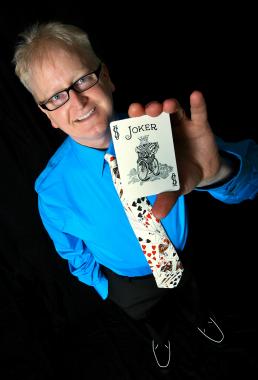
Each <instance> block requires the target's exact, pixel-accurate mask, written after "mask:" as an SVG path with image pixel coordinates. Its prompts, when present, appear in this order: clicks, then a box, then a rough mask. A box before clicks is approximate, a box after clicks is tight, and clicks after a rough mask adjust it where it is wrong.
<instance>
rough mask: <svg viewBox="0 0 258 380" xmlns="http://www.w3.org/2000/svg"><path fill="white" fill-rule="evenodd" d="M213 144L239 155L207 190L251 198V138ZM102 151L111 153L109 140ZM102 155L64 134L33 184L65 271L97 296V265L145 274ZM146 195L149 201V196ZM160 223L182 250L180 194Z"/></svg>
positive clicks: (254, 170) (257, 158)
mask: <svg viewBox="0 0 258 380" xmlns="http://www.w3.org/2000/svg"><path fill="white" fill-rule="evenodd" d="M218 143H219V146H220V149H222V150H225V151H227V152H229V153H232V154H234V155H236V156H237V157H238V158H239V160H240V169H239V171H238V173H237V175H236V176H235V177H234V178H233V179H231V180H230V181H229V182H228V183H226V184H224V185H223V186H220V187H217V188H213V189H209V190H208V191H209V192H210V193H211V194H212V195H213V197H215V198H217V199H219V200H221V201H223V202H226V203H239V202H241V201H243V200H246V199H252V198H254V197H255V195H256V193H257V188H258V146H257V145H256V144H255V143H254V141H252V140H244V141H242V142H239V143H233V144H229V143H224V142H223V141H222V140H218ZM108 152H109V153H111V154H114V147H113V144H112V142H111V144H110V146H109V148H108ZM105 153H106V151H102V150H97V149H93V148H89V147H86V146H83V145H80V144H78V143H77V142H75V141H74V140H73V139H71V138H70V137H67V138H66V140H65V141H64V143H63V144H62V145H61V147H60V148H59V149H58V150H57V152H56V153H55V154H54V156H53V157H52V158H51V159H50V161H49V163H48V165H47V167H46V168H45V169H44V170H43V172H42V173H41V174H40V176H39V177H38V179H37V181H36V186H35V188H36V191H37V193H38V202H39V212H40V216H41V218H42V221H43V224H44V226H45V228H46V230H47V231H48V233H49V235H50V237H51V239H52V240H53V243H54V245H55V248H56V250H57V252H58V253H59V255H60V256H61V257H63V258H64V259H66V260H68V264H69V269H70V271H71V273H72V274H73V275H75V276H77V277H78V279H79V280H80V281H82V282H83V283H85V284H87V285H91V286H93V287H94V288H95V289H96V291H97V292H98V293H99V294H100V296H101V297H102V298H103V299H105V298H106V297H107V295H108V283H107V279H106V277H105V276H104V275H103V274H102V272H101V270H100V264H102V265H104V266H106V267H108V268H110V269H111V270H112V271H114V272H116V273H118V274H121V275H125V276H142V275H146V274H150V273H151V270H150V267H149V265H148V263H147V261H146V258H145V256H144V255H143V253H142V250H141V248H140V245H139V242H138V240H137V238H136V236H135V234H134V232H133V230H132V228H131V226H130V223H129V221H128V219H127V217H126V214H125V212H124V209H123V206H122V204H121V202H120V199H119V197H118V195H117V192H116V190H115V187H114V184H113V182H112V178H111V173H110V168H109V165H108V164H107V162H106V161H105V159H104V155H105ZM200 191H201V190H200ZM202 191H203V190H202ZM148 199H149V200H150V202H151V204H153V203H154V201H155V196H150V197H148ZM162 224H163V226H164V228H165V230H166V232H167V234H168V236H169V238H170V239H171V241H172V242H173V244H174V246H175V247H176V249H177V250H178V251H180V250H182V249H183V248H184V245H185V242H186V238H187V233H188V224H187V215H186V210H185V201H184V196H181V197H180V198H179V199H178V201H177V202H176V204H175V206H174V207H173V209H172V210H171V211H170V212H169V214H168V215H167V216H166V217H165V218H164V219H162Z"/></svg>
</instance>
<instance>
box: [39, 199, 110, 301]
mask: <svg viewBox="0 0 258 380" xmlns="http://www.w3.org/2000/svg"><path fill="white" fill-rule="evenodd" d="M38 205H39V213H40V216H41V219H42V222H43V225H44V227H45V228H46V230H47V232H48V234H49V236H50V238H51V239H52V240H53V243H54V246H55V249H56V251H57V252H58V254H59V255H60V256H61V257H62V258H63V259H66V260H67V261H68V265H69V270H70V272H71V273H72V274H73V275H74V276H76V277H77V278H78V279H79V280H80V281H81V282H83V283H85V284H87V285H90V286H93V287H94V288H95V290H96V291H97V292H98V294H99V295H100V296H101V297H102V298H103V299H106V298H107V296H108V280H107V278H106V277H105V275H104V274H103V273H102V272H101V270H100V265H99V263H98V262H97V261H96V260H95V259H94V256H93V255H92V253H91V252H90V250H89V249H88V248H87V246H86V244H85V243H84V242H83V241H82V240H81V239H80V238H77V237H75V236H72V235H70V234H68V233H66V232H64V231H63V228H62V226H61V225H60V220H61V219H62V218H61V217H60V216H59V217H56V216H54V215H53V213H51V210H50V209H48V207H47V206H46V205H44V202H43V201H42V199H41V198H40V197H39V200H38Z"/></svg>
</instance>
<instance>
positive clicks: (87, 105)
mask: <svg viewBox="0 0 258 380" xmlns="http://www.w3.org/2000/svg"><path fill="white" fill-rule="evenodd" d="M94 70H96V67H93V66H92V64H90V62H89V63H85V62H82V61H81V60H80V58H79V57H78V55H76V54H74V53H68V52H66V51H64V50H62V49H61V48H59V49H57V48H55V51H54V52H53V53H51V52H50V54H49V55H48V58H46V59H45V60H44V62H43V64H41V65H37V66H34V67H33V71H32V75H31V89H32V92H33V95H34V97H35V99H36V101H37V103H40V102H44V101H46V100H48V99H49V98H50V97H52V96H53V95H54V94H56V93H58V92H60V91H62V90H63V89H65V88H67V87H69V86H70V85H71V84H72V83H74V82H75V81H76V80H77V79H79V78H81V77H82V76H84V75H85V74H88V73H90V72H92V71H94ZM113 91H114V85H113V83H112V82H111V80H110V77H109V74H108V70H107V68H106V66H105V65H102V69H101V73H100V77H99V81H98V83H97V84H96V85H94V86H93V87H91V88H90V89H88V90H87V91H85V92H82V93H77V92H75V91H73V90H71V91H70V93H69V94H70V99H69V100H68V102H67V103H65V104H64V105H63V106H61V107H60V108H58V109H56V110H54V111H48V110H44V109H42V108H41V110H42V111H43V112H44V113H45V114H46V115H47V117H48V118H49V120H50V121H51V124H52V126H53V127H54V128H60V129H61V130H62V131H64V132H65V133H66V134H67V135H69V136H71V137H72V138H73V139H74V140H75V141H77V142H78V143H80V144H82V145H86V146H89V147H93V148H98V149H101V148H106V147H107V146H108V144H109V141H110V131H109V122H110V121H111V119H112V114H113V101H112V92H113Z"/></svg>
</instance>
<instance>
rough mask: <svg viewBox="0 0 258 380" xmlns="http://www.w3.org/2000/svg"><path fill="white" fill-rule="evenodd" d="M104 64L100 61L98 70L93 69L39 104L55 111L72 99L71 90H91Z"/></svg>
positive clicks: (78, 91)
mask: <svg viewBox="0 0 258 380" xmlns="http://www.w3.org/2000/svg"><path fill="white" fill-rule="evenodd" d="M101 67H102V64H101V63H100V64H99V66H98V68H97V70H95V71H92V72H91V73H89V74H86V75H84V76H83V77H81V78H79V79H78V80H77V81H76V82H74V83H73V84H72V85H71V86H70V87H67V88H65V89H64V90H62V91H60V92H57V93H56V94H55V95H53V96H51V98H49V99H48V100H47V101H45V102H44V103H39V106H40V107H41V108H43V109H45V110H48V111H54V110H56V109H57V108H60V107H62V106H63V105H64V104H65V103H66V102H68V100H69V99H70V91H71V90H74V91H75V92H77V93H81V92H84V91H87V90H89V89H90V88H91V87H93V86H95V84H97V83H98V81H99V77H100V73H101Z"/></svg>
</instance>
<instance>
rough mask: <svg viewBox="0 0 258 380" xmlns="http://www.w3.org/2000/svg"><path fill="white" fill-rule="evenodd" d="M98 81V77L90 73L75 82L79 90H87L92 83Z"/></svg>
mask: <svg viewBox="0 0 258 380" xmlns="http://www.w3.org/2000/svg"><path fill="white" fill-rule="evenodd" d="M95 81H96V77H95V75H94V74H88V75H85V76H84V77H82V78H80V79H78V80H77V82H75V83H74V87H75V88H76V89H77V90H85V89H87V88H88V87H90V86H92V84H93V83H94V82H95Z"/></svg>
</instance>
